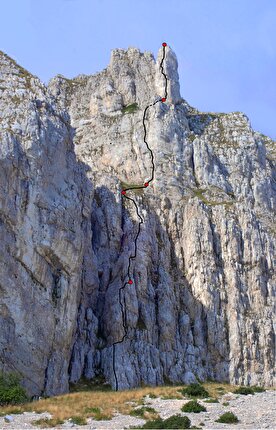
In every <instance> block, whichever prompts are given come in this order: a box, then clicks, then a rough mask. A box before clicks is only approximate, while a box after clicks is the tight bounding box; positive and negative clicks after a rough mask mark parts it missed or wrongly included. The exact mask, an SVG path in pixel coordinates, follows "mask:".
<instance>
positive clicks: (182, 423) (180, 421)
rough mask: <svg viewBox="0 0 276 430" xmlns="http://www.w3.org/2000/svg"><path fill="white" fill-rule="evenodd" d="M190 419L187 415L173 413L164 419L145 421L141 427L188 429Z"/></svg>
mask: <svg viewBox="0 0 276 430" xmlns="http://www.w3.org/2000/svg"><path fill="white" fill-rule="evenodd" d="M190 426H191V421H190V420H189V418H188V417H181V416H180V415H173V416H171V417H169V418H167V419H166V420H162V419H161V418H159V419H157V420H153V421H147V422H146V423H145V424H144V425H143V426H142V428H143V429H189V428H190Z"/></svg>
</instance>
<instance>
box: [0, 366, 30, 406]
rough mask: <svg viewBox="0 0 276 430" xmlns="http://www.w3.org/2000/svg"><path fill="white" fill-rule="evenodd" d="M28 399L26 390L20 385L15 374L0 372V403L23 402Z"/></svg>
mask: <svg viewBox="0 0 276 430" xmlns="http://www.w3.org/2000/svg"><path fill="white" fill-rule="evenodd" d="M27 400H28V398H27V395H26V392H25V390H24V388H23V387H21V385H20V379H19V377H18V376H17V375H15V374H13V373H10V374H6V375H4V374H3V373H1V374H0V405H8V404H11V405H12V404H16V403H23V402H26V401H27Z"/></svg>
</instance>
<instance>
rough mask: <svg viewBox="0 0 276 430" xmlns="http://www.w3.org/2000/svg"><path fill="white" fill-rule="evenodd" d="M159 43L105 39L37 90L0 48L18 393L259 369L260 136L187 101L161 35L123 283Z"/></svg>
mask: <svg viewBox="0 0 276 430" xmlns="http://www.w3.org/2000/svg"><path fill="white" fill-rule="evenodd" d="M162 52H163V50H162V48H161V50H160V52H159V54H158V57H157V61H156V62H155V60H154V58H153V56H152V55H151V54H150V53H143V54H142V53H140V52H139V50H137V49H134V48H130V49H128V50H127V51H124V50H119V49H117V50H114V51H113V52H112V56H111V61H110V64H109V66H108V67H107V68H106V69H105V70H103V71H102V72H101V73H98V74H97V75H94V76H83V75H80V76H79V77H77V78H75V79H73V80H68V79H65V78H64V77H62V76H57V77H56V78H54V79H52V80H51V81H50V83H49V85H48V87H47V88H46V87H45V86H44V85H43V84H42V83H41V82H40V81H39V80H38V79H37V78H35V77H33V76H32V75H30V74H29V73H28V72H27V71H26V70H24V69H22V68H21V67H20V66H18V65H17V64H16V63H14V61H13V60H11V59H10V58H9V57H7V56H6V55H5V54H1V55H0V61H1V63H0V66H1V76H0V79H1V80H0V84H1V85H0V87H1V88H0V91H1V101H0V107H1V109H0V112H1V113H0V115H1V127H0V132H1V150H0V167H1V177H0V186H1V188H0V235H1V252H0V319H1V324H0V327H1V330H0V366H1V368H2V369H3V370H4V371H11V370H16V371H17V372H19V373H20V374H21V375H22V376H23V378H24V384H25V386H26V388H27V389H28V392H29V393H30V394H34V395H41V394H47V395H52V394H57V393H61V392H65V391H67V390H68V383H69V381H71V382H76V381H78V380H79V379H80V378H81V377H82V376H84V377H86V378H89V379H90V378H94V377H96V376H99V375H104V377H105V379H106V380H107V381H108V382H109V383H110V384H111V385H112V386H113V387H115V385H116V378H117V381H118V387H119V389H123V388H130V387H135V386H138V385H140V384H142V383H144V384H150V385H156V384H163V383H165V382H167V381H168V380H170V381H172V382H184V383H188V382H192V381H195V380H196V378H200V379H202V380H204V379H206V378H212V379H216V380H223V381H230V382H231V383H236V384H249V385H251V384H252V385H253V384H263V385H267V386H270V385H272V384H273V367H274V355H273V354H274V351H275V344H274V337H273V335H274V333H273V327H272V312H273V308H272V307H273V288H274V287H275V271H274V268H275V232H276V231H275V223H274V222H273V221H274V220H275V207H276V182H275V179H276V170H275V142H273V141H272V140H271V139H269V138H268V137H265V136H263V135H261V134H260V133H256V132H254V131H253V130H252V128H251V126H250V123H249V120H248V118H247V117H246V116H245V115H243V114H241V113H239V112H236V113H231V114H215V113H207V114H203V113H201V112H199V111H197V110H196V109H194V108H192V107H190V106H189V105H188V103H187V102H186V101H185V100H183V99H182V98H181V96H180V92H179V82H178V73H177V59H176V57H175V54H174V53H173V52H172V51H171V49H170V48H169V47H166V56H165V60H164V64H163V65H164V71H165V73H166V76H167V79H168V87H167V89H168V96H167V102H166V103H157V104H156V105H154V106H151V107H150V108H149V109H148V111H147V115H146V119H145V124H146V129H147V141H148V144H149V146H150V148H151V149H152V151H153V154H154V163H155V178H154V181H153V182H152V183H151V184H150V186H149V187H148V188H146V189H143V190H136V191H129V192H128V196H130V197H132V198H134V199H135V201H136V203H137V205H138V209H139V214H140V216H141V217H142V219H143V224H142V226H141V232H140V235H139V238H138V241H137V256H136V258H135V259H133V260H132V263H131V274H132V278H133V284H132V285H128V287H127V288H124V289H123V290H121V289H122V286H123V285H124V284H125V282H126V279H127V271H128V261H129V256H130V255H131V254H133V251H134V240H135V237H136V235H137V231H138V224H139V219H138V217H137V214H136V210H135V207H134V205H133V203H132V202H131V201H129V200H127V199H124V198H123V197H122V195H121V190H122V188H127V187H128V186H131V185H133V184H140V185H141V184H144V182H145V181H146V180H148V179H149V178H150V176H151V158H150V154H149V151H148V150H147V147H146V145H145V143H144V140H143V137H144V129H143V123H142V118H143V113H144V109H145V108H146V106H147V105H149V104H151V103H153V102H154V101H156V100H158V99H159V98H160V97H163V94H164V89H165V80H164V77H163V76H162V74H161V70H160V61H161V59H162ZM120 291H121V294H122V301H123V306H124V313H122V308H121V305H120V293H119V292H120ZM123 319H124V320H123ZM124 324H125V325H126V327H127V336H126V338H125V340H124V342H122V343H117V344H116V346H115V347H113V345H114V343H116V342H118V341H120V340H121V339H122V338H123V336H124ZM114 353H115V355H114Z"/></svg>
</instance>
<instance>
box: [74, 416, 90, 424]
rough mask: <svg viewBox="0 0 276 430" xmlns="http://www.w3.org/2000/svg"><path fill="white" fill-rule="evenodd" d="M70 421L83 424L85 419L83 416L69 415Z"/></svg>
mask: <svg viewBox="0 0 276 430" xmlns="http://www.w3.org/2000/svg"><path fill="white" fill-rule="evenodd" d="M70 421H71V423H74V424H77V425H78V426H85V425H86V424H87V421H86V419H85V418H83V417H78V416H76V417H71V420H70Z"/></svg>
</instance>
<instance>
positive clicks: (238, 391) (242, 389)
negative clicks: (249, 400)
mask: <svg viewBox="0 0 276 430" xmlns="http://www.w3.org/2000/svg"><path fill="white" fill-rule="evenodd" d="M234 394H243V395H244V396H248V394H255V393H254V390H253V388H252V387H239V388H237V389H236V390H235V391H234Z"/></svg>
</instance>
